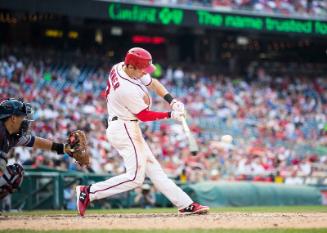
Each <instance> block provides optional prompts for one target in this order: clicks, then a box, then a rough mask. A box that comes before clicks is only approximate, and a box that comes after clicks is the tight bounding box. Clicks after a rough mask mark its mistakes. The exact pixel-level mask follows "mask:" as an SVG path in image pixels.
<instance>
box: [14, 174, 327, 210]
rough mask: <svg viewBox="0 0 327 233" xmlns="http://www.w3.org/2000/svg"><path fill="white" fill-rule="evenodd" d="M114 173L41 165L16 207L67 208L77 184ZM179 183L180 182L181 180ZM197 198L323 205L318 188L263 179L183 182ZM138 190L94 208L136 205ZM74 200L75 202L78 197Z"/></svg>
mask: <svg viewBox="0 0 327 233" xmlns="http://www.w3.org/2000/svg"><path fill="white" fill-rule="evenodd" d="M108 178H110V175H98V174H92V173H80V172H63V171H57V170H51V169H47V168H40V169H37V170H34V169H27V171H26V174H25V177H24V182H23V185H22V187H21V189H20V190H19V191H18V192H17V193H15V194H14V195H12V207H13V208H14V209H23V210H33V209H64V208H65V207H66V206H67V201H69V200H67V197H65V196H67V192H68V193H69V192H70V193H71V194H70V195H72V196H73V195H74V190H75V186H76V185H79V184H83V185H89V184H92V183H95V182H98V181H102V180H106V179H108ZM177 183H178V182H177ZM179 185H180V186H181V187H182V188H183V189H184V190H185V191H186V192H187V193H188V194H189V195H190V196H191V197H192V199H193V200H195V201H198V202H201V203H202V204H205V205H209V206H210V207H219V206H268V205H321V203H322V194H321V192H320V190H319V188H317V187H312V186H295V185H284V184H273V183H259V182H201V183H197V184H182V185H181V184H179ZM135 196H136V193H135V191H131V192H126V193H122V194H119V195H115V196H114V197H111V198H107V199H103V200H101V201H97V202H96V203H95V204H94V205H93V208H129V207H135V206H136V205H135V202H134V198H135ZM72 199H73V200H74V202H75V199H74V197H72ZM156 206H161V207H170V206H172V204H171V203H170V202H169V200H167V198H165V197H164V196H163V195H162V194H161V193H156Z"/></svg>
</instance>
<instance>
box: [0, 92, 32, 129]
mask: <svg viewBox="0 0 327 233" xmlns="http://www.w3.org/2000/svg"><path fill="white" fill-rule="evenodd" d="M32 114H33V110H32V106H31V104H30V103H25V102H24V101H23V100H20V99H19V100H17V99H14V98H10V99H7V100H4V101H2V102H1V103H0V120H5V119H6V118H9V117H10V116H25V119H24V120H23V121H22V123H21V125H20V128H19V132H18V133H17V134H18V135H24V134H26V133H27V132H28V130H29V126H30V123H31V122H32V121H33V120H32V119H31V116H32Z"/></svg>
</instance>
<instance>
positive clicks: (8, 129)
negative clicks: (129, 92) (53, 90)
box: [0, 98, 89, 199]
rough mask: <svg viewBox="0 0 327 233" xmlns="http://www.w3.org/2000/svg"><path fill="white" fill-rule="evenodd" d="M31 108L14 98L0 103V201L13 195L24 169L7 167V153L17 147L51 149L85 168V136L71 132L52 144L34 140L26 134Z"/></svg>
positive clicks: (20, 181)
mask: <svg viewBox="0 0 327 233" xmlns="http://www.w3.org/2000/svg"><path fill="white" fill-rule="evenodd" d="M31 114H32V107H31V105H30V104H29V103H25V102H23V101H21V100H17V99H13V98H11V99H8V100H5V101H3V102H1V103H0V199H2V198H4V197H5V196H7V195H8V194H9V193H12V192H15V191H16V190H17V189H18V188H19V187H20V185H21V184H22V182H23V176H24V169H23V167H22V166H21V165H20V164H18V163H15V164H12V165H8V164H7V162H8V161H7V153H8V151H9V150H10V149H11V148H13V147H17V146H26V147H33V148H39V149H43V150H51V151H54V152H57V153H58V154H64V153H67V154H68V155H69V156H71V157H73V158H74V159H75V160H76V162H78V163H79V164H80V165H81V166H84V165H86V166H87V165H89V153H88V151H87V141H86V136H85V133H84V132H83V131H81V130H77V131H74V132H71V133H70V135H69V137H68V139H67V143H57V142H52V141H50V140H48V139H44V138H40V137H36V136H34V135H32V134H31V133H30V132H29V126H30V123H31V121H32V120H30V116H31Z"/></svg>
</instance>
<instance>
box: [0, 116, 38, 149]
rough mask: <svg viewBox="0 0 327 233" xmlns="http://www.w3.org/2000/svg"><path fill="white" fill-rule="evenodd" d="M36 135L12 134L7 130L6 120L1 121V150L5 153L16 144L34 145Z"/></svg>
mask: <svg viewBox="0 0 327 233" xmlns="http://www.w3.org/2000/svg"><path fill="white" fill-rule="evenodd" d="M34 141H35V137H34V136H32V135H31V134H27V135H24V136H18V135H17V134H13V135H10V134H9V132H8V131H7V129H6V127H5V125H4V122H3V121H0V152H4V153H5V154H6V153H8V151H9V150H10V149H11V148H13V147H16V146H27V147H32V146H33V145H34Z"/></svg>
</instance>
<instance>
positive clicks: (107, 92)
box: [106, 80, 110, 97]
mask: <svg viewBox="0 0 327 233" xmlns="http://www.w3.org/2000/svg"><path fill="white" fill-rule="evenodd" d="M109 93H110V82H109V80H107V88H106V97H108V95H109Z"/></svg>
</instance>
